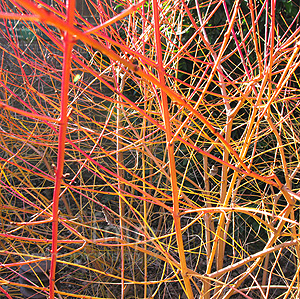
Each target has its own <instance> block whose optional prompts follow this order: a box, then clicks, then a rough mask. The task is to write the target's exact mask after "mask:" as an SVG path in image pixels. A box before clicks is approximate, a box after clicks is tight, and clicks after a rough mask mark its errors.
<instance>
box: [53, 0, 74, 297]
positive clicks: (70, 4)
mask: <svg viewBox="0 0 300 299" xmlns="http://www.w3.org/2000/svg"><path fill="white" fill-rule="evenodd" d="M75 3H76V0H67V22H68V23H69V24H72V23H73V19H74V10H75ZM72 47H73V37H72V35H70V34H69V33H68V32H65V35H64V59H63V73H62V87H61V103H60V125H59V137H58V154H57V166H56V176H55V186H54V193H53V205H52V213H53V216H52V217H53V219H52V248H51V267H50V277H49V280H50V281H49V295H50V296H49V298H50V299H54V288H55V269H56V257H57V237H58V213H59V208H58V205H59V199H60V188H61V182H62V178H63V169H64V160H65V157H64V156H65V141H66V131H67V124H68V114H67V109H68V91H69V78H70V68H71V54H72Z"/></svg>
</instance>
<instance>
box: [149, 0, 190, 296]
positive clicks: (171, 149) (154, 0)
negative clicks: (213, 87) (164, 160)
mask: <svg viewBox="0 0 300 299" xmlns="http://www.w3.org/2000/svg"><path fill="white" fill-rule="evenodd" d="M152 5H153V14H154V34H155V46H156V54H157V70H158V77H159V81H160V83H161V84H163V85H165V78H164V73H165V71H164V66H163V60H162V49H161V40H160V29H159V27H160V25H159V3H158V2H157V0H152ZM161 107H162V113H163V118H164V124H165V128H166V143H167V151H168V158H169V169H170V176H171V188H172V201H173V219H174V224H175V232H176V240H177V245H178V251H179V258H180V266H181V274H182V277H183V282H184V285H185V292H186V295H187V296H188V298H189V299H192V298H194V295H193V291H192V287H191V282H190V280H189V278H188V276H187V266H186V259H185V251H184V246H183V240H182V232H181V224H180V216H179V198H178V186H177V177H176V166H175V157H174V146H173V143H171V140H172V129H171V124H170V115H169V109H168V99H167V94H166V93H165V92H164V91H162V90H161Z"/></svg>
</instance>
